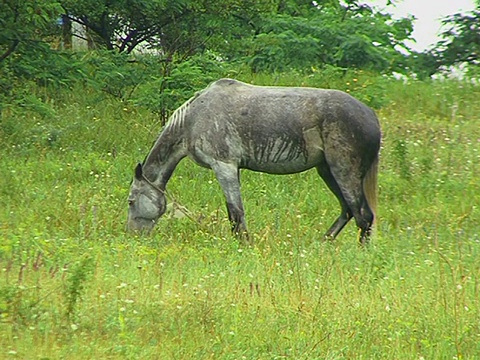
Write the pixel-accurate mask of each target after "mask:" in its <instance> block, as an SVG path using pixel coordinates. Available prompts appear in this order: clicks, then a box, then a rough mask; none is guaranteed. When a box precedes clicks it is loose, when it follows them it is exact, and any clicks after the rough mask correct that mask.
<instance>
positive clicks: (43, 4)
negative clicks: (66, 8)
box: [0, 0, 62, 62]
mask: <svg viewBox="0 0 480 360" xmlns="http://www.w3.org/2000/svg"><path fill="white" fill-rule="evenodd" d="M61 11H62V9H61V7H60V4H59V3H58V2H57V1H55V0H38V1H34V2H33V1H32V2H30V1H24V0H4V1H2V2H0V14H1V17H0V62H2V61H4V60H5V59H7V58H8V57H9V56H10V55H12V54H13V53H14V52H15V51H16V50H17V49H18V48H19V47H20V46H24V47H29V46H35V45H36V44H38V43H39V42H41V41H42V40H43V37H45V36H46V35H47V34H48V32H49V31H50V30H51V29H52V25H53V24H55V21H56V19H58V18H59V16H60V14H61Z"/></svg>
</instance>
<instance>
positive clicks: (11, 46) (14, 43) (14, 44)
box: [0, 40, 20, 62]
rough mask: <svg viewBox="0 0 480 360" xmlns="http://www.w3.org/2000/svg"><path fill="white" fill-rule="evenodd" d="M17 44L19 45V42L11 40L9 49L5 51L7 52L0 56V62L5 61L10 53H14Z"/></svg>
mask: <svg viewBox="0 0 480 360" xmlns="http://www.w3.org/2000/svg"><path fill="white" fill-rule="evenodd" d="M18 44H20V40H13V42H12V44H11V45H10V47H9V48H8V49H7V51H5V52H4V53H3V54H2V55H0V62H2V61H3V60H5V59H6V58H7V57H9V56H10V55H12V53H13V52H14V51H15V49H16V48H17V46H18Z"/></svg>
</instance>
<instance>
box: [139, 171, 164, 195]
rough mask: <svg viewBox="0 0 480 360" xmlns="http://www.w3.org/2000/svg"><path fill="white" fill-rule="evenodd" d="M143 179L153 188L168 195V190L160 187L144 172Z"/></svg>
mask: <svg viewBox="0 0 480 360" xmlns="http://www.w3.org/2000/svg"><path fill="white" fill-rule="evenodd" d="M142 180H145V182H146V183H147V184H148V185H150V186H151V187H152V188H154V189H155V190H157V191H158V192H159V193H160V194H162V195H165V196H168V195H167V192H166V191H165V190H162V189H160V188H159V187H158V186H157V185H155V184H154V183H153V182H152V181H150V180H148V179H147V178H146V177H145V175H143V174H142Z"/></svg>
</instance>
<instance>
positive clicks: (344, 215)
mask: <svg viewBox="0 0 480 360" xmlns="http://www.w3.org/2000/svg"><path fill="white" fill-rule="evenodd" d="M317 172H318V174H319V175H320V176H321V178H322V179H323V181H325V184H327V186H328V188H329V189H330V190H331V191H332V192H333V194H334V195H335V196H336V197H337V199H338V201H339V202H340V206H341V207H342V212H341V213H340V216H339V217H338V218H337V220H335V222H334V223H333V224H332V226H330V228H329V229H328V231H327V232H326V233H325V236H324V237H325V239H326V240H333V239H335V237H336V236H337V235H338V234H339V233H340V231H342V229H343V228H344V227H345V225H347V223H348V221H349V220H350V219H351V218H352V212H351V211H350V208H349V206H348V204H347V202H346V201H345V198H344V197H343V194H342V190H340V187H339V186H338V184H337V181H336V180H335V178H334V177H333V175H332V173H331V171H330V169H329V167H328V164H327V163H323V164H320V165H319V166H317Z"/></svg>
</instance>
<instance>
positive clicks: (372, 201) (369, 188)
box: [363, 155, 378, 223]
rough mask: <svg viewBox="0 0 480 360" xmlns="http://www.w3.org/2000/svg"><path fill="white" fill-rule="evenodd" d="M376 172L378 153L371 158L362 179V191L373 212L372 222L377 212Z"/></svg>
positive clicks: (374, 220)
mask: <svg viewBox="0 0 480 360" xmlns="http://www.w3.org/2000/svg"><path fill="white" fill-rule="evenodd" d="M377 174H378V155H377V156H376V157H375V160H373V162H372V165H371V166H370V169H368V171H367V174H366V175H365V178H364V179H363V192H364V194H365V198H366V199H367V203H368V207H369V208H370V210H371V211H372V213H373V222H374V223H375V222H376V212H377V189H378V187H377Z"/></svg>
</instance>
